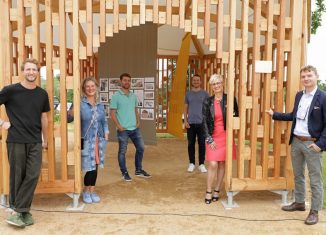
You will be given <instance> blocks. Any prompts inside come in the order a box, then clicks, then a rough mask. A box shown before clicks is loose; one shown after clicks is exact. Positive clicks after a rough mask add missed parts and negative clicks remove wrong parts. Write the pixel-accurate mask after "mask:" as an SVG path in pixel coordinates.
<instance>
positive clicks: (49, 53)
mask: <svg viewBox="0 0 326 235" xmlns="http://www.w3.org/2000/svg"><path fill="white" fill-rule="evenodd" d="M45 32H46V46H45V50H46V90H47V92H48V94H49V100H50V107H53V95H54V94H53V68H52V57H53V29H52V0H46V1H45ZM48 120H49V127H48V150H47V157H48V167H49V175H48V177H49V181H50V182H53V181H54V180H55V155H54V138H53V129H54V122H53V109H52V108H51V110H50V112H49V113H48Z"/></svg>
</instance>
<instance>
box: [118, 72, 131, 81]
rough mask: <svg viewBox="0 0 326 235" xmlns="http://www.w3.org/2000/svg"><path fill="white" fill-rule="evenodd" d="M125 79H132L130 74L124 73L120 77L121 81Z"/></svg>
mask: <svg viewBox="0 0 326 235" xmlns="http://www.w3.org/2000/svg"><path fill="white" fill-rule="evenodd" d="M123 77H128V78H131V76H130V74H129V73H123V74H121V75H120V81H121V80H122V78H123Z"/></svg>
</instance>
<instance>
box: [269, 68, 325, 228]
mask: <svg viewBox="0 0 326 235" xmlns="http://www.w3.org/2000/svg"><path fill="white" fill-rule="evenodd" d="M300 80H301V83H302V85H303V86H304V90H303V91H300V92H298V93H297V94H296V97H295V101H294V108H293V110H292V112H291V113H277V112H273V110H271V109H270V110H268V111H267V112H268V113H269V114H270V115H271V116H272V118H273V119H274V120H281V121H292V128H291V136H290V143H289V144H291V146H292V148H291V155H292V167H293V173H294V181H295V190H294V195H295V201H294V202H293V203H292V204H291V205H288V206H283V207H282V210H284V211H305V209H306V207H305V176H304V170H305V164H307V167H308V171H309V178H310V187H311V192H312V196H311V210H310V212H309V215H308V217H307V219H306V220H305V223H306V224H308V225H312V224H316V223H317V222H318V211H320V210H321V209H322V206H323V178H322V151H324V150H326V93H325V92H324V91H322V90H320V89H319V88H318V87H317V80H318V72H317V69H316V68H315V67H313V66H311V65H308V66H305V67H303V68H302V69H301V70H300Z"/></svg>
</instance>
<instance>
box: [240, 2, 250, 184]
mask: <svg viewBox="0 0 326 235" xmlns="http://www.w3.org/2000/svg"><path fill="white" fill-rule="evenodd" d="M248 2H249V0H243V1H242V18H241V19H242V20H241V24H242V25H241V36H242V51H241V55H240V57H241V59H240V76H239V118H240V130H239V135H238V153H239V154H238V155H237V158H238V177H239V178H240V179H242V178H244V156H245V139H246V136H245V135H246V93H247V63H248V61H247V56H248V54H247V53H248V11H249V9H248Z"/></svg>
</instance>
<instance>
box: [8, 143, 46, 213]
mask: <svg viewBox="0 0 326 235" xmlns="http://www.w3.org/2000/svg"><path fill="white" fill-rule="evenodd" d="M7 150H8V159H9V165H10V180H9V187H10V192H9V204H10V208H12V209H14V210H15V211H16V212H19V213H22V212H29V210H30V207H31V205H32V201H33V196H34V191H35V188H36V185H37V182H38V178H39V175H40V169H41V164H42V144H41V143H36V144H18V143H7Z"/></svg>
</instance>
